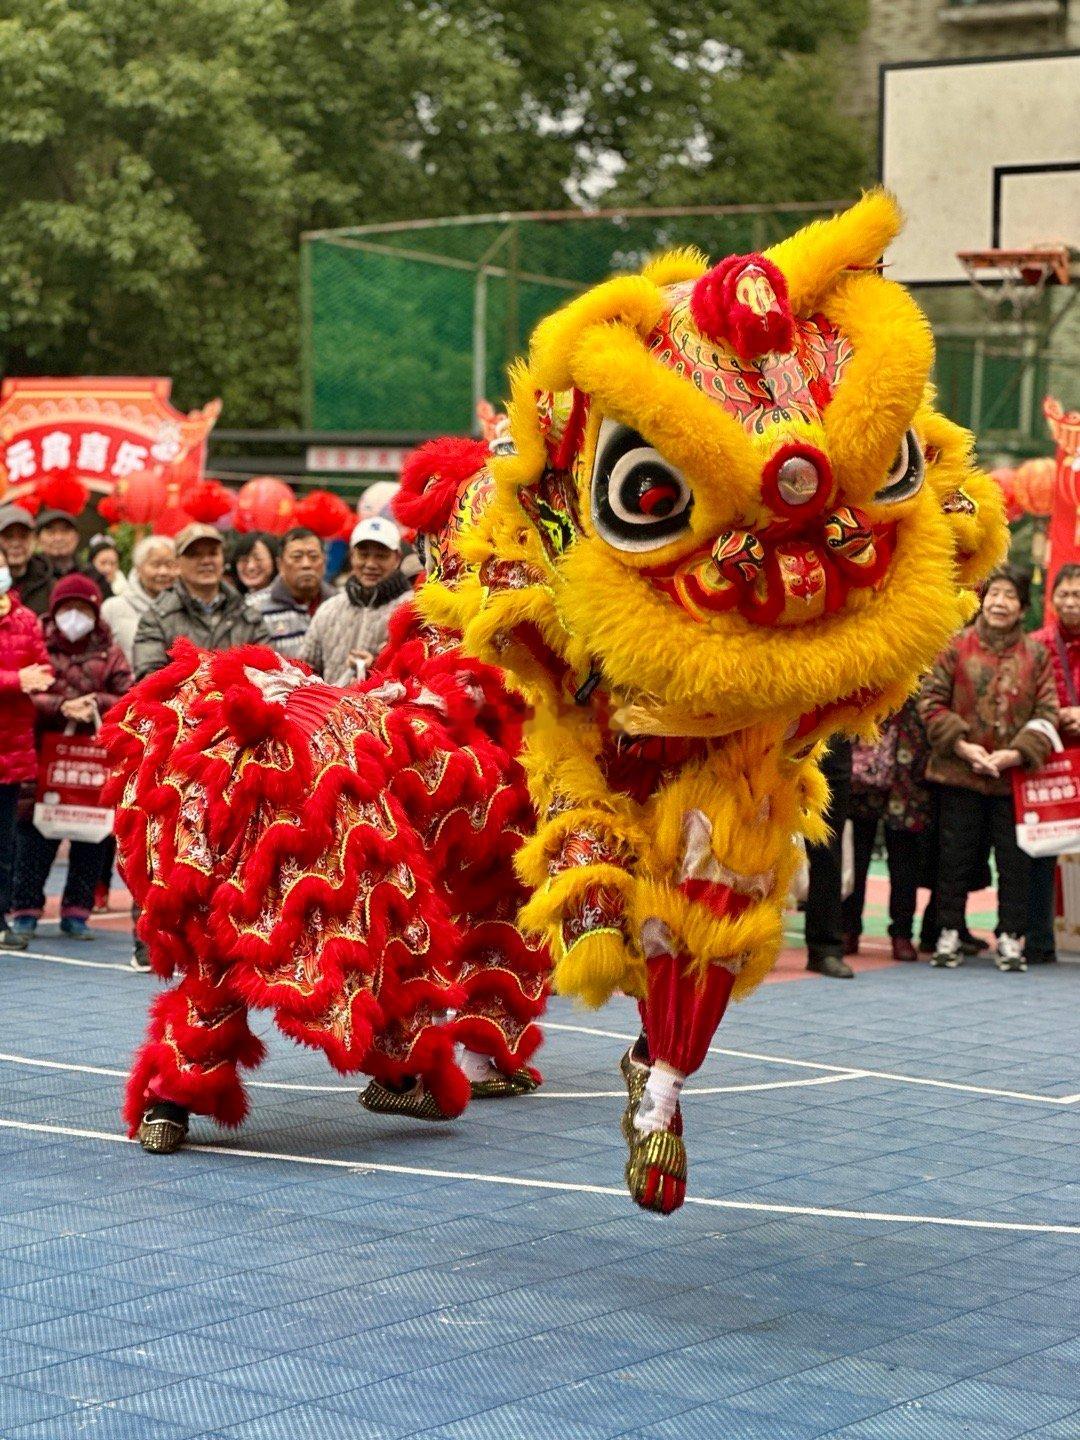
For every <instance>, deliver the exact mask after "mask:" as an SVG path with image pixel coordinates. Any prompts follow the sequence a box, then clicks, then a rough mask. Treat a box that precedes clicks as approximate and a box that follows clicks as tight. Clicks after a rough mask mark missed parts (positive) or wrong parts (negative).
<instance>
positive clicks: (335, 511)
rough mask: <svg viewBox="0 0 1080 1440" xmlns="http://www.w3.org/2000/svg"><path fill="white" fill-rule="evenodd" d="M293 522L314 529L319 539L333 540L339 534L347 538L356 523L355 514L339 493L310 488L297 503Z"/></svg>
mask: <svg viewBox="0 0 1080 1440" xmlns="http://www.w3.org/2000/svg"><path fill="white" fill-rule="evenodd" d="M293 523H294V524H296V525H304V526H306V527H307V529H308V530H314V532H315V534H316V535H318V537H319V539H320V540H333V539H334V538H335V537H337V536H341V535H344V538H346V539H347V538H348V536H349V535H350V534H351V533H352V529H353V526H354V525H355V524H356V516H355V515H354V514H353V512H352V511H351V510H350V509H349V507H348V505H346V503H345V501H344V500H342V498H341V496H340V495H334V494H333V493H332V492H331V491H329V490H312V491H311V493H310V494H308V495H305V496H304V498H303V499H302V500H301V501H300V503H299V504H298V505H297V507H296V514H295V515H294V516H293Z"/></svg>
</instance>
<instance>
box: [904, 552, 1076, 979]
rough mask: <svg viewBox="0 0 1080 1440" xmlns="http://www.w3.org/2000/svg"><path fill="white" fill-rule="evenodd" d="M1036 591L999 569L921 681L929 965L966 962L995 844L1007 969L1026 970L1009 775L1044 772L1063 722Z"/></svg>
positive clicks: (1025, 874)
mask: <svg viewBox="0 0 1080 1440" xmlns="http://www.w3.org/2000/svg"><path fill="white" fill-rule="evenodd" d="M1029 595H1030V585H1029V581H1028V578H1027V576H1026V575H1025V574H1024V573H1023V572H1022V571H1020V570H1017V569H1015V568H1014V567H1013V566H1011V565H1002V566H1001V567H1000V568H999V569H997V570H994V571H992V572H991V574H990V577H989V579H988V581H987V584H986V588H985V590H984V591H983V600H982V609H981V610H980V612H979V614H978V616H977V617H976V620H975V623H974V625H970V626H969V627H968V628H967V629H966V630H963V631H961V633H960V634H959V635H958V636H957V637H956V639H955V640H953V642H952V644H951V645H950V646H949V647H948V649H946V650H945V651H944V652H943V654H941V655H940V656H939V657H938V659H937V660H936V662H935V663H934V668H933V669H932V670H931V672H930V674H929V675H928V676H927V677H926V680H925V681H924V682H923V688H922V693H921V695H920V697H919V713H920V715H921V716H922V718H923V722H924V724H925V725H926V733H927V735H928V737H929V740H930V748H931V752H932V753H931V757H930V763H929V765H928V766H927V770H926V775H927V779H929V780H934V781H936V782H937V783H938V784H939V785H940V786H941V792H940V793H941V812H940V814H941V838H940V847H941V848H940V853H939V861H938V884H937V898H938V920H939V923H940V925H941V933H940V935H939V936H938V942H937V948H936V949H935V951H934V954H933V956H932V957H931V961H930V963H931V964H932V965H935V966H937V967H939V968H946V969H950V970H951V969H954V968H955V967H956V966H957V965H960V964H962V962H963V954H962V951H961V948H960V930H961V927H962V925H963V921H964V905H965V903H966V900H967V893H968V891H969V890H971V889H973V888H974V884H973V881H974V874H975V869H976V867H978V866H980V865H981V864H982V863H985V859H986V857H987V855H988V853H989V850H990V849H991V847H992V848H993V851H994V859H995V861H996V862H997V872H998V927H997V928H998V942H997V956H996V963H997V967H998V969H999V970H1026V969H1027V961H1026V960H1025V958H1024V937H1025V935H1026V932H1027V926H1028V886H1029V881H1030V868H1031V861H1030V859H1029V857H1028V856H1027V855H1025V854H1024V852H1023V851H1022V850H1021V849H1020V847H1019V845H1018V844H1017V842H1016V825H1015V820H1014V817H1013V803H1012V777H1011V776H1010V774H1009V771H1010V770H1013V769H1015V768H1016V767H1017V766H1018V765H1022V766H1023V767H1024V768H1025V769H1027V770H1035V769H1037V768H1038V767H1039V766H1040V765H1041V764H1042V762H1043V761H1044V760H1045V759H1046V757H1047V756H1048V755H1049V753H1050V751H1051V749H1052V747H1053V741H1054V727H1055V726H1056V725H1057V720H1058V699H1057V687H1056V686H1055V683H1054V669H1053V665H1052V663H1051V660H1050V654H1049V652H1048V651H1047V649H1046V646H1045V645H1043V644H1042V643H1041V642H1040V641H1038V640H1034V639H1032V638H1031V637H1030V636H1028V635H1025V633H1024V630H1023V624H1022V622H1023V616H1024V611H1025V610H1026V609H1027V605H1028V599H1029Z"/></svg>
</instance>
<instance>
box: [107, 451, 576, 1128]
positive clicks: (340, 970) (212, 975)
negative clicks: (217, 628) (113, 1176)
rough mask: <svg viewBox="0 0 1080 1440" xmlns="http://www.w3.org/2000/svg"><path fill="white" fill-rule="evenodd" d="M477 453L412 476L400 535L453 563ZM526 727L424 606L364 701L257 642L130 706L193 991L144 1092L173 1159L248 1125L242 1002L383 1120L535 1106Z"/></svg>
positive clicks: (135, 1079)
mask: <svg viewBox="0 0 1080 1440" xmlns="http://www.w3.org/2000/svg"><path fill="white" fill-rule="evenodd" d="M485 455H486V447H485V446H484V445H482V444H478V443H476V442H472V441H455V440H449V441H443V442H436V443H435V444H434V445H433V446H429V447H427V448H426V450H425V451H424V452H420V453H418V455H417V456H416V457H415V458H414V460H413V462H412V465H411V466H410V469H409V472H408V473H407V474H406V475H405V476H404V477H403V486H402V493H401V495H400V496H399V502H400V509H399V517H400V518H401V520H402V521H403V523H405V524H406V525H409V526H412V527H414V528H417V529H419V530H420V531H427V532H428V544H429V546H430V549H431V551H432V554H433V556H434V557H436V560H435V563H436V565H438V559H439V558H440V557H441V559H442V562H443V567H442V568H443V570H446V571H452V570H453V567H454V565H455V563H456V561H455V551H454V547H455V545H456V543H457V542H458V541H459V540H460V538H461V529H462V526H461V523H460V521H461V518H462V515H463V512H462V510H461V507H460V506H458V505H456V501H457V499H458V491H459V489H460V488H461V486H460V482H461V481H462V480H465V479H468V478H469V477H471V476H473V475H474V474H475V472H476V471H477V468H478V467H479V466H480V465H482V463H483V460H484V458H485ZM433 467H435V468H441V473H442V478H441V480H433V479H432V468H433ZM473 488H474V489H475V487H473ZM440 573H441V572H440ZM522 713H523V707H522V706H521V704H520V702H519V701H517V700H515V699H514V698H513V697H511V696H509V695H508V694H507V692H506V690H505V688H504V686H503V682H502V677H501V675H500V673H499V672H498V671H497V670H495V669H493V668H492V667H491V666H489V665H485V664H483V663H482V662H480V661H469V660H466V659H464V657H463V656H462V655H461V654H460V652H459V650H458V648H457V644H456V637H455V636H453V635H452V634H450V633H449V632H447V631H446V630H443V629H440V628H439V627H437V626H434V625H431V624H429V623H426V622H425V621H423V620H421V618H420V616H419V615H418V614H417V612H416V609H415V606H414V605H413V604H412V603H410V604H407V605H405V606H402V607H401V610H400V611H399V613H398V615H397V616H396V617H395V622H394V626H393V629H392V634H391V642H390V645H389V646H388V648H387V650H386V651H384V653H383V655H382V657H381V658H380V662H379V665H378V669H377V672H376V673H375V674H374V675H373V676H372V677H371V678H370V679H369V680H368V681H366V682H365V683H364V684H362V685H358V686H355V687H352V688H350V689H348V690H338V689H335V688H333V687H331V686H328V685H324V684H323V683H321V682H320V681H318V680H316V679H315V678H314V677H312V676H311V675H310V673H309V672H308V670H307V667H306V666H302V665H298V664H296V663H295V662H291V661H285V660H281V659H280V658H279V657H277V656H275V655H274V654H273V653H272V652H271V651H268V650H265V649H262V648H260V647H244V648H241V649H239V650H233V651H229V652H226V653H223V654H206V653H201V652H199V651H198V650H196V649H195V648H194V647H193V646H192V645H190V644H188V643H186V642H183V641H181V642H180V643H179V644H178V645H177V646H176V647H175V649H174V652H173V659H172V662H171V663H170V664H169V665H168V666H167V667H166V668H165V669H163V670H161V671H160V672H158V673H157V674H156V675H153V676H149V677H148V678H147V679H146V680H144V681H143V682H142V683H141V684H140V685H138V686H137V687H136V688H135V689H134V690H133V691H132V692H131V693H130V694H129V695H128V696H127V697H126V698H125V700H124V702H123V703H122V705H121V706H120V707H117V709H116V710H114V712H113V714H112V716H111V717H110V724H109V726H108V727H107V730H106V731H105V739H106V742H107V743H108V745H109V748H110V752H111V756H112V759H113V762H114V766H115V771H116V773H115V776H114V779H113V781H112V796H111V799H112V801H113V803H115V805H116V834H117V839H118V842H119V846H120V851H121V855H122V860H123V869H124V874H125V877H126V879H127V883H128V885H129V886H130V888H131V892H132V895H133V896H134V898H135V901H136V903H137V905H138V906H139V907H140V909H141V911H142V916H141V919H140V921H139V933H140V935H141V936H142V937H143V938H144V940H145V941H146V943H147V946H148V947H149V951H150V958H151V963H152V965H153V968H154V969H155V970H156V971H157V973H158V974H160V975H162V976H164V977H173V976H178V977H179V978H178V980H177V983H176V984H174V985H173V986H172V987H171V988H170V989H169V990H167V991H165V993H164V994H162V995H160V996H158V997H157V999H156V1000H155V1001H154V1002H153V1004H152V1006H151V1015H150V1026H149V1034H148V1037H147V1040H146V1042H145V1044H144V1045H143V1047H142V1049H141V1050H140V1051H139V1053H138V1055H137V1057H136V1060H135V1064H134V1068H133V1070H132V1074H131V1078H130V1080H129V1083H128V1087H127V1096H126V1102H125V1116H126V1119H127V1121H128V1125H129V1129H130V1132H131V1133H132V1134H135V1133H138V1135H139V1137H140V1139H141V1140H142V1142H143V1144H144V1146H145V1147H146V1148H147V1149H150V1150H155V1151H159V1152H168V1151H171V1150H175V1149H176V1148H178V1146H179V1145H180V1144H181V1143H182V1142H183V1140H184V1138H185V1135H186V1131H187V1117H188V1112H190V1111H195V1112H198V1113H201V1114H205V1115H210V1116H212V1117H213V1118H214V1119H215V1120H217V1121H218V1122H219V1123H221V1124H223V1125H238V1124H239V1123H240V1122H241V1121H242V1120H243V1119H244V1116H245V1115H246V1113H247V1108H248V1107H247V1098H246V1095H245V1092H244V1087H243V1083H242V1080H241V1077H240V1073H239V1071H240V1069H241V1068H245V1067H246V1068H250V1067H253V1066H255V1065H258V1063H259V1062H260V1060H261V1059H262V1058H263V1053H264V1049H263V1045H262V1042H261V1041H260V1040H259V1039H258V1038H257V1037H256V1036H255V1035H254V1034H253V1033H252V1031H251V1030H250V1028H249V1026H248V1010H249V1008H251V1007H268V1008H270V1009H272V1010H273V1012H274V1018H275V1020H276V1022H277V1024H278V1026H279V1028H280V1029H281V1030H282V1031H284V1033H285V1034H287V1035H290V1036H292V1037H293V1038H294V1039H296V1040H301V1041H303V1042H304V1043H305V1044H308V1045H312V1046H316V1047H318V1048H319V1049H321V1050H323V1051H325V1053H326V1055H327V1057H328V1059H329V1060H330V1063H331V1064H332V1065H333V1066H334V1067H335V1068H336V1069H338V1070H341V1071H344V1072H353V1071H357V1070H363V1071H366V1072H367V1073H368V1074H370V1075H371V1076H372V1077H373V1078H372V1081H371V1083H370V1084H369V1085H368V1087H367V1089H366V1090H365V1092H364V1094H363V1096H362V1097H361V1098H362V1100H363V1103H364V1104H365V1105H366V1106H367V1108H368V1109H371V1110H375V1111H379V1112H385V1113H396V1114H403V1115H411V1116H414V1117H416V1118H419V1119H427V1120H439V1119H448V1118H450V1117H452V1116H455V1115H457V1114H459V1113H460V1112H461V1111H462V1110H463V1109H464V1107H465V1105H466V1104H467V1102H468V1100H469V1098H470V1094H472V1095H474V1096H481V1097H486V1096H495V1095H511V1094H521V1093H524V1092H526V1091H528V1090H530V1089H533V1088H535V1086H536V1085H537V1084H538V1083H539V1074H538V1072H537V1071H535V1070H533V1069H532V1068H531V1067H530V1066H529V1065H528V1060H529V1058H530V1056H531V1055H532V1053H533V1051H534V1050H535V1049H536V1047H537V1045H538V1044H539V1043H540V1039H541V1035H540V1030H539V1028H538V1026H537V1024H536V1023H535V1022H536V1019H537V1017H538V1016H539V1015H540V1013H541V1011H542V1009H543V1006H544V1003H545V996H546V988H547V979H548V959H547V955H546V953H545V951H544V949H543V947H542V946H540V945H538V944H532V945H530V944H528V943H527V942H526V941H525V940H524V939H523V938H522V936H521V935H520V933H519V932H518V930H517V929H516V927H515V924H514V922H515V919H516V915H517V911H518V909H519V907H520V904H521V901H522V898H523V894H524V892H523V891H522V889H521V886H520V882H519V881H518V880H517V879H516V877H515V874H514V870H513V855H514V851H515V850H516V848H517V847H518V846H519V845H520V843H521V841H522V839H523V837H524V836H525V835H526V834H528V833H529V832H530V831H531V828H532V824H533V817H532V811H531V807H530V805H529V799H528V794H527V792H526V789H525V785H524V780H523V777H522V774H521V771H520V769H519V767H518V765H517V761H516V759H515V757H516V755H517V752H518V749H519V746H520V733H521V719H522ZM458 1042H460V1043H461V1044H463V1045H464V1046H465V1047H466V1052H468V1053H467V1057H466V1058H467V1059H469V1060H471V1061H472V1066H471V1070H472V1074H471V1077H467V1076H466V1074H464V1073H463V1071H462V1070H461V1069H460V1068H459V1066H458V1065H457V1063H456V1062H455V1045H456V1043H458ZM485 1057H486V1063H484V1061H485ZM477 1061H479V1062H480V1064H479V1065H478V1064H477ZM470 1079H471V1083H470Z"/></svg>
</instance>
